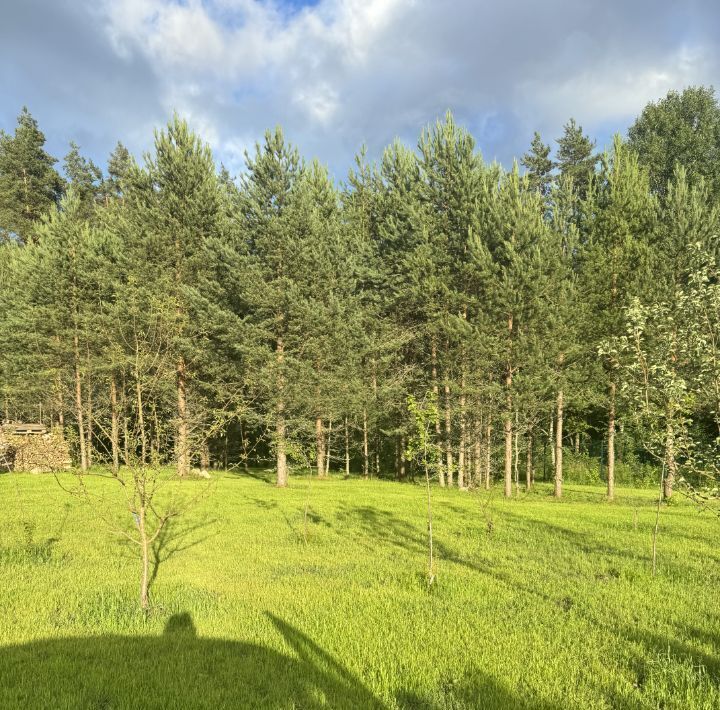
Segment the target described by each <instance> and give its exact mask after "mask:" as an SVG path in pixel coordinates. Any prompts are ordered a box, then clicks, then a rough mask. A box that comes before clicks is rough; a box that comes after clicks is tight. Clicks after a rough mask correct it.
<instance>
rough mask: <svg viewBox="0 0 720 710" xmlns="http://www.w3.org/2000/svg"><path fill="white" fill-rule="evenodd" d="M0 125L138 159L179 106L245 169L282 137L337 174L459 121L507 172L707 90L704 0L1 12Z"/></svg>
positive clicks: (130, 4)
mask: <svg viewBox="0 0 720 710" xmlns="http://www.w3.org/2000/svg"><path fill="white" fill-rule="evenodd" d="M0 15H1V17H2V21H1V22H0V53H1V54H2V62H0V90H1V92H2V93H1V95H2V97H3V101H2V102H1V106H0V126H2V127H3V128H5V129H6V130H11V129H12V127H13V125H14V119H15V116H16V115H17V113H18V111H19V109H20V107H21V106H22V105H23V104H27V105H28V107H29V108H30V110H31V111H32V112H33V114H34V115H36V117H37V118H38V120H39V121H40V125H41V127H42V128H43V130H44V131H45V133H46V134H47V136H48V139H49V146H50V148H51V150H53V151H54V152H55V154H56V155H57V156H58V157H59V156H61V155H62V154H63V153H64V152H65V150H66V145H67V141H69V140H70V139H74V140H76V141H77V142H78V143H80V145H81V147H83V148H84V149H85V151H86V152H88V153H89V154H90V155H91V156H92V157H93V158H94V159H96V160H98V161H100V162H104V159H105V156H106V155H107V153H108V152H109V151H110V150H111V149H112V147H113V146H114V144H115V142H116V141H117V140H118V139H120V140H122V141H123V142H124V143H126V145H128V147H129V148H131V150H133V152H136V153H139V152H141V151H142V150H144V149H147V148H148V147H149V146H150V144H151V141H152V129H153V127H156V126H159V125H162V124H163V123H165V122H166V121H167V119H168V118H169V116H171V115H172V112H173V111H174V110H177V111H178V112H179V113H181V114H183V115H185V116H186V117H187V118H188V119H189V120H190V122H191V123H192V125H193V126H194V127H195V128H196V129H197V130H198V131H199V132H200V133H201V134H202V136H203V137H204V138H205V139H206V140H207V141H208V142H209V143H210V144H211V145H212V147H213V149H214V151H215V154H216V156H217V158H218V159H219V160H222V161H223V162H224V163H225V164H226V165H228V166H229V167H230V169H231V170H233V171H238V170H241V169H242V166H243V152H244V150H245V149H247V148H249V147H251V146H252V144H253V143H254V141H255V140H257V139H258V138H259V137H261V135H262V132H263V131H264V130H265V129H266V128H268V127H272V126H274V125H276V124H281V125H283V127H284V128H285V129H286V133H287V135H288V137H289V138H290V139H291V140H292V141H293V142H294V143H295V144H297V145H298V146H299V147H300V149H301V151H302V152H303V154H304V155H306V156H308V157H311V156H316V157H318V158H319V159H320V160H321V161H323V162H325V163H327V164H328V165H329V166H330V168H331V170H332V171H333V172H334V173H335V175H336V176H338V177H341V178H342V177H343V176H344V174H345V171H346V170H347V168H348V166H349V165H350V164H351V162H352V158H353V155H354V154H355V152H356V151H357V150H358V149H359V148H360V146H361V145H362V144H363V143H364V144H366V145H367V146H368V150H369V153H370V155H371V156H378V155H379V153H380V151H381V149H382V147H383V146H384V145H386V144H387V143H389V142H390V141H391V140H392V139H393V138H395V137H400V138H401V139H403V140H406V141H408V142H410V143H414V142H415V141H416V139H417V136H418V134H419V131H420V129H421V128H422V127H423V126H424V125H426V124H427V123H428V122H431V121H433V120H434V119H435V118H437V117H438V116H442V115H443V114H444V112H445V110H446V109H448V108H449V109H451V110H453V112H454V113H455V114H456V117H457V118H458V120H459V121H460V122H462V123H464V124H465V125H466V126H467V127H468V128H469V129H470V130H471V131H472V132H473V134H474V135H475V136H476V138H477V139H478V144H479V148H480V149H481V150H482V152H483V154H484V155H485V157H486V158H487V159H498V160H500V161H503V162H505V163H508V162H509V161H510V160H511V159H512V157H513V156H518V155H521V154H522V153H523V152H524V151H525V149H526V147H527V145H528V143H529V141H530V138H531V137H532V132H533V131H534V130H539V131H540V132H541V133H542V134H543V136H544V137H545V139H546V140H548V141H549V140H552V139H554V138H557V137H558V136H559V134H560V133H561V130H562V124H563V123H564V122H565V121H566V120H567V119H568V118H569V117H570V116H574V117H575V118H576V119H577V120H578V121H579V122H580V123H581V124H582V125H583V126H584V128H585V130H586V131H588V132H590V133H591V134H592V135H595V136H597V137H598V139H599V142H600V143H601V144H602V143H603V142H605V141H606V140H607V139H608V137H609V135H610V134H611V133H612V132H614V131H616V130H620V131H624V130H625V128H626V127H627V125H628V124H629V123H630V122H631V121H632V120H633V118H634V116H636V115H637V114H638V112H639V111H640V110H641V109H642V107H643V106H644V105H645V103H647V102H648V101H650V100H655V99H657V98H660V97H661V96H663V95H664V94H665V93H666V92H667V91H668V90H669V89H672V88H682V87H684V86H687V85H689V84H700V83H703V84H717V83H718V77H719V76H720V71H719V69H720V56H719V54H718V49H717V46H716V45H717V41H716V38H717V37H718V36H720V4H718V3H717V2H715V1H714V0H694V1H691V2H684V3H678V2H675V1H674V0H634V1H633V2H630V3H628V2H627V0H625V1H624V2H623V1H620V0H606V1H605V2H604V3H598V2H596V1H594V0H546V2H544V3H539V2H536V1H535V0H506V1H505V2H503V3H500V2H497V1H496V2H487V1H486V0H453V1H452V2H443V1H442V0H434V1H431V0H319V1H318V2H311V3H303V2H298V0H295V1H294V2H287V1H286V2H280V1H279V0H184V1H180V0H93V1H92V2H91V1H90V0H14V1H13V0H11V2H10V4H9V7H8V6H6V7H4V8H3V10H2V11H1V13H0Z"/></svg>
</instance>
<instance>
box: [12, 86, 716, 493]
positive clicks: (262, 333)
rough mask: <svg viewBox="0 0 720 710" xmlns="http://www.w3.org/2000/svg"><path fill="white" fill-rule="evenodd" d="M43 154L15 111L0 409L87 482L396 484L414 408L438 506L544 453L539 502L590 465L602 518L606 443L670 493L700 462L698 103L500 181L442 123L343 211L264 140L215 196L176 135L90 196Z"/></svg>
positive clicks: (710, 387) (711, 398) (335, 189)
mask: <svg viewBox="0 0 720 710" xmlns="http://www.w3.org/2000/svg"><path fill="white" fill-rule="evenodd" d="M44 142H45V139H44V136H43V134H42V132H41V131H40V130H39V128H38V125H37V123H36V122H35V120H34V119H33V118H32V116H31V115H30V114H29V113H28V112H27V111H26V110H23V112H22V113H21V115H20V117H19V119H18V125H17V128H16V130H15V132H14V134H13V135H10V134H2V137H1V138H0V286H1V288H2V298H1V299H0V337H1V344H0V347H1V354H0V398H1V401H2V403H3V407H4V417H5V419H7V420H29V421H36V420H38V419H41V420H43V421H44V422H46V423H52V424H53V425H55V426H59V427H62V428H63V430H64V432H65V435H66V437H68V439H69V440H70V441H71V442H72V444H73V447H74V450H75V453H76V456H77V462H78V465H79V466H80V467H81V468H82V470H86V469H88V468H89V467H90V466H92V465H94V464H96V463H100V462H102V463H105V464H109V465H111V466H112V467H113V469H114V470H115V471H117V470H118V467H119V466H121V465H123V464H125V465H137V464H149V463H152V464H167V463H170V462H173V463H174V465H176V466H177V470H178V473H179V474H180V475H188V474H189V473H190V470H191V468H192V467H194V466H200V467H208V466H210V465H219V466H223V467H228V466H237V465H241V466H256V465H268V464H269V463H270V462H273V464H274V466H275V469H276V472H277V483H278V485H281V486H283V485H286V484H287V479H288V471H289V468H290V467H291V466H295V467H298V468H303V469H307V468H311V467H314V468H316V470H317V475H319V476H324V475H326V474H327V473H328V471H329V470H330V469H334V470H338V469H339V470H344V471H345V472H346V473H347V474H348V475H349V474H350V472H351V471H356V472H360V473H362V474H363V475H364V476H371V475H392V476H395V477H397V478H400V479H402V478H405V477H408V476H412V475H413V464H412V463H411V462H410V461H406V460H405V450H406V446H407V440H408V436H409V434H410V432H411V430H412V426H413V423H412V421H411V417H410V415H409V413H408V398H409V397H410V396H413V397H415V399H416V400H423V399H428V398H430V399H434V400H435V401H436V402H437V403H438V406H439V408H440V412H441V416H440V420H439V422H437V423H436V424H434V428H435V431H434V437H435V441H436V442H439V443H441V444H442V452H443V457H442V465H441V466H439V467H438V471H437V473H438V478H439V482H440V484H441V485H447V486H459V487H463V488H464V487H468V486H486V487H489V486H490V485H491V483H492V481H493V480H494V479H501V480H502V481H503V485H504V492H505V495H508V496H509V495H512V493H513V488H519V486H520V485H521V484H522V485H523V486H526V487H528V488H529V487H531V486H532V484H533V479H534V476H535V471H536V469H537V468H538V463H537V462H538V460H539V459H540V457H541V456H542V457H544V456H545V454H544V452H545V451H547V452H548V453H549V454H551V456H552V466H553V471H552V476H553V478H554V481H555V492H556V495H557V496H560V495H561V494H562V482H563V469H564V464H563V452H564V451H565V452H567V450H568V449H570V450H571V451H573V452H575V453H579V452H585V453H591V454H593V455H596V456H597V455H598V454H599V453H600V451H601V450H602V452H603V453H602V456H603V459H604V461H605V462H606V464H605V465H606V475H605V477H606V480H607V492H608V496H609V497H610V498H612V497H613V494H614V485H615V462H616V459H617V456H618V453H619V452H618V441H617V437H618V434H617V432H619V431H620V430H622V431H623V441H624V444H623V446H624V447H625V448H626V455H627V452H630V451H631V450H632V451H634V452H635V453H637V454H638V455H641V456H645V457H646V458H648V460H651V461H656V462H658V465H661V464H662V465H663V469H664V470H665V472H666V475H665V479H666V494H667V495H670V494H671V492H672V488H673V483H674V479H675V478H676V477H678V476H683V479H685V478H687V481H689V482H691V483H692V485H695V486H697V485H699V484H698V481H699V480H700V479H699V478H698V477H699V476H700V475H701V469H702V471H708V470H710V469H711V468H712V465H714V464H713V462H714V458H713V457H714V453H713V452H714V451H715V450H717V446H716V444H717V437H718V435H719V434H720V429H719V428H718V414H717V413H718V411H720V402H719V401H718V392H720V386H718V385H719V384H720V377H718V371H717V369H716V367H715V360H714V359H713V358H714V357H715V354H716V352H717V344H716V343H715V340H714V338H715V337H716V336H718V337H720V329H719V330H717V331H716V330H715V326H716V325H718V320H719V318H718V308H717V304H716V305H714V304H715V302H714V301H713V300H712V299H713V298H716V294H715V291H714V289H715V287H716V285H717V278H716V274H717V260H716V259H717V245H718V223H719V220H720V217H719V215H718V195H719V194H720V160H719V158H720V108H719V107H718V104H717V101H716V99H715V97H714V94H713V91H712V90H711V89H706V88H702V87H701V88H690V89H687V90H685V91H684V92H682V93H675V92H671V93H670V94H668V96H667V97H666V98H665V99H663V100H661V101H659V102H658V103H656V104H651V105H649V106H648V107H647V108H646V109H645V110H644V111H643V113H642V114H641V116H640V117H639V118H638V119H637V121H636V122H635V123H634V125H633V126H632V127H631V128H630V130H629V132H628V137H627V139H622V138H621V137H619V136H618V137H616V138H615V140H614V143H613V145H612V148H611V150H610V151H609V152H608V153H605V154H602V155H598V154H597V153H596V152H595V150H596V148H595V143H594V142H593V141H592V140H591V139H590V138H589V137H588V136H586V135H585V134H584V133H583V131H582V129H581V127H580V126H578V125H577V124H576V123H575V122H574V121H572V120H571V121H569V122H568V123H567V124H566V126H565V129H564V134H563V136H562V137H561V138H560V139H559V140H558V141H557V146H556V150H555V151H554V155H553V150H552V149H551V147H550V146H549V145H547V144H545V143H544V142H543V140H542V138H541V137H540V136H539V135H538V134H535V137H534V139H533V141H532V144H531V146H530V148H529V150H528V152H527V154H526V155H525V156H523V158H522V167H519V166H518V165H515V166H513V167H512V168H511V169H510V170H505V169H503V168H502V167H501V166H499V165H497V164H488V163H486V162H484V161H483V159H482V157H481V156H480V154H479V153H478V151H477V149H476V146H475V143H474V141H473V138H472V137H471V135H470V134H469V133H468V132H467V131H465V130H464V129H462V128H461V127H459V126H457V125H456V123H455V122H454V120H453V118H452V116H451V115H450V114H448V115H447V116H446V118H445V120H444V121H441V122H438V123H437V124H435V125H433V126H431V127H429V128H427V129H426V130H425V131H423V133H422V135H421V137H420V140H419V143H418V145H417V149H416V150H412V149H409V148H408V147H406V146H405V145H403V144H401V143H400V142H395V143H393V144H392V145H391V146H389V147H388V148H387V149H386V150H385V152H384V153H383V155H382V158H381V160H380V161H379V163H377V164H373V163H370V162H368V161H367V160H366V156H365V153H364V151H361V152H360V154H359V155H358V156H357V159H356V163H355V167H354V169H353V170H352V171H351V172H350V174H349V176H348V178H347V180H346V181H345V182H344V183H343V184H341V185H339V186H338V185H336V184H334V182H333V181H332V180H331V179H330V178H329V176H328V173H327V171H326V170H325V168H324V167H322V166H321V165H319V164H318V163H317V162H309V163H307V162H305V161H303V159H302V158H301V157H300V155H299V154H298V152H297V150H296V149H295V148H293V147H292V146H291V145H289V144H288V143H287V142H286V141H285V139H284V137H283V134H282V131H281V130H280V129H276V130H275V131H271V132H268V133H266V135H265V137H264V140H263V141H262V142H260V143H258V144H257V145H256V147H255V150H254V152H252V153H251V154H249V155H248V156H247V167H246V170H245V172H244V173H243V174H242V175H240V176H239V177H238V178H237V179H235V178H233V177H231V176H230V175H229V174H228V172H227V170H225V169H224V168H222V169H221V170H220V171H219V172H218V171H217V169H216V164H215V162H214V159H213V156H212V154H211V152H210V150H209V148H208V147H207V146H206V145H205V144H204V143H203V142H202V141H201V140H200V139H199V138H198V137H197V136H196V135H194V134H193V132H192V131H191V130H190V129H189V128H188V126H187V124H186V123H185V122H184V121H183V120H182V119H181V118H179V117H177V116H176V117H175V118H174V119H173V120H172V121H171V122H170V123H169V124H168V126H167V127H166V128H165V129H164V130H161V131H158V132H157V133H156V136H155V144H154V149H153V151H152V152H151V153H149V154H148V155H146V156H145V157H144V159H143V160H142V161H141V162H137V161H136V160H135V159H134V158H133V157H132V156H131V155H130V154H129V153H128V151H127V150H126V149H125V148H124V147H123V146H122V145H121V144H118V146H117V148H116V149H115V151H114V152H113V154H112V155H111V157H110V159H109V161H108V165H107V170H106V171H105V172H103V171H102V170H100V169H99V168H98V167H97V166H95V165H94V164H93V163H92V162H91V161H90V160H88V159H86V158H85V157H83V156H82V155H81V153H80V150H79V148H78V147H77V146H76V145H74V144H71V149H70V152H69V153H68V155H67V156H66V158H65V160H64V171H63V172H64V177H63V176H61V175H60V174H59V173H58V172H57V171H56V169H55V167H54V166H55V163H56V161H55V159H53V158H52V157H51V156H49V155H48V154H47V153H46V152H45V148H44ZM719 304H720V301H719ZM713 309H714V311H713ZM717 359H718V362H720V357H718V358H717ZM543 460H544V458H543ZM520 471H522V474H521V473H520Z"/></svg>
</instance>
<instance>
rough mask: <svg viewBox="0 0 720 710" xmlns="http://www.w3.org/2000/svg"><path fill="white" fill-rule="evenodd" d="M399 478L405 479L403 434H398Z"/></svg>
mask: <svg viewBox="0 0 720 710" xmlns="http://www.w3.org/2000/svg"><path fill="white" fill-rule="evenodd" d="M400 480H401V481H404V480H405V435H404V434H402V435H401V436H400Z"/></svg>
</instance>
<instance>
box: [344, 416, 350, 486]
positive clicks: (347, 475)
mask: <svg viewBox="0 0 720 710" xmlns="http://www.w3.org/2000/svg"><path fill="white" fill-rule="evenodd" d="M345 478H350V428H349V427H348V418H347V417H345Z"/></svg>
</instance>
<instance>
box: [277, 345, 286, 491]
mask: <svg viewBox="0 0 720 710" xmlns="http://www.w3.org/2000/svg"><path fill="white" fill-rule="evenodd" d="M284 358H285V345H284V342H283V339H282V338H278V341H277V345H276V346H275V359H276V362H277V365H278V369H279V372H278V378H277V394H278V401H277V406H276V408H275V457H276V464H275V465H276V468H277V480H276V485H277V486H278V488H285V487H286V486H287V484H288V468H287V443H286V440H285V437H286V436H287V426H286V423H285V399H284V397H285V377H284V375H283V372H282V367H283V362H284Z"/></svg>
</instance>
